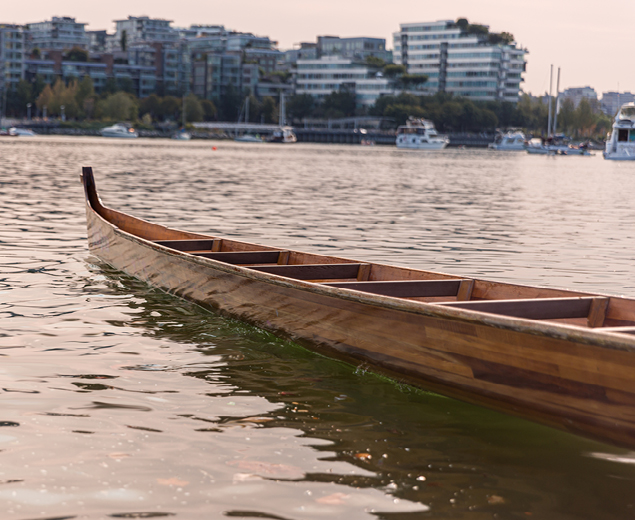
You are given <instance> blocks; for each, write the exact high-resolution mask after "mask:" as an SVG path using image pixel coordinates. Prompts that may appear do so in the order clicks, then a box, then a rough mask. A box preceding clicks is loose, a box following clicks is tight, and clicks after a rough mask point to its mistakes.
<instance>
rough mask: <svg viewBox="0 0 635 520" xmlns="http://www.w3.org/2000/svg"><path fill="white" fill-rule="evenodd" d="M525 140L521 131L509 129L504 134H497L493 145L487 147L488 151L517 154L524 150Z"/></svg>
mask: <svg viewBox="0 0 635 520" xmlns="http://www.w3.org/2000/svg"><path fill="white" fill-rule="evenodd" d="M526 140H527V138H526V137H525V134H524V133H523V132H522V131H521V130H514V129H510V130H508V131H507V132H505V133H504V134H503V133H502V132H499V133H498V135H497V136H496V138H495V139H494V142H493V143H490V144H489V145H488V146H487V147H488V148H489V149H490V150H505V151H510V152H519V151H523V150H524V149H525V141H526Z"/></svg>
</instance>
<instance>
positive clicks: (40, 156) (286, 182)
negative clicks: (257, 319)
mask: <svg viewBox="0 0 635 520" xmlns="http://www.w3.org/2000/svg"><path fill="white" fill-rule="evenodd" d="M216 145H217V147H218V150H217V151H213V150H211V145H209V144H208V143H201V142H196V141H191V142H187V143H178V142H167V141H163V142H161V141H146V140H138V142H135V143H134V144H132V143H116V144H115V143H113V142H111V141H107V140H106V141H103V140H100V139H81V138H79V139H64V138H50V139H41V140H37V141H36V140H33V141H29V142H25V141H18V140H12V141H11V142H7V141H0V153H1V154H2V157H3V161H2V163H1V164H0V182H1V185H0V208H1V210H2V211H0V223H1V224H2V228H1V229H2V232H1V233H0V244H1V245H0V247H1V248H2V252H3V253H2V256H1V257H0V294H1V295H2V298H1V299H0V317H2V328H1V329H0V356H1V359H0V361H1V364H0V388H1V391H0V397H1V399H2V403H1V404H2V408H1V413H0V504H1V505H2V509H3V511H6V513H5V515H4V516H3V519H4V518H9V519H21V520H24V519H29V518H60V517H64V518H91V519H93V518H94V519H100V518H107V517H112V518H149V517H165V516H170V517H180V518H195V517H196V518H203V517H205V518H216V517H223V516H229V517H241V518H253V517H259V518H276V519H279V518H282V519H301V518H302V519H304V518H347V519H348V518H351V519H352V518H376V517H379V518H391V519H401V518H403V519H405V518H422V517H423V518H426V517H430V518H457V519H458V518H475V516H474V515H476V518H494V517H498V518H525V517H530V516H533V517H534V518H563V519H565V518H566V519H569V518H588V519H595V518H615V519H618V518H625V517H629V516H632V515H633V513H634V511H635V509H634V508H635V500H633V493H632V489H633V480H634V478H635V466H634V465H633V463H632V461H633V460H634V455H633V454H632V453H629V452H626V451H625V450H620V449H616V448H612V447H609V446H606V445H603V444H599V443H594V442H591V441H587V440H583V439H580V438H578V437H574V436H571V435H567V434H564V433H561V432H557V431H554V430H551V429H549V428H545V427H542V426H538V425H534V424H531V423H528V422H525V421H522V420H519V419H515V418H511V417H507V416H504V415H501V414H497V413H494V412H489V411H486V410H483V409H481V408H478V407H474V406H469V405H466V404H463V403H460V402H457V401H453V400H451V399H446V398H443V397H440V396H437V395H435V394H430V393H427V392H423V391H420V390H416V389H413V388H411V387H408V386H405V385H401V384H399V382H392V381H387V380H385V379H383V378H380V377H377V376H375V375H373V374H370V373H368V372H367V371H366V370H365V367H364V366H360V367H351V366H348V365H346V364H343V363H340V362H337V361H333V360H330V359H326V358H323V357H321V356H318V355H316V354H313V353H310V352H308V351H306V350H304V349H302V348H300V347H298V346H297V345H294V344H293V343H288V342H284V341H281V340H279V339H277V338H275V337H274V336H272V335H271V334H269V333H266V332H263V331H260V330H258V329H255V328H253V327H250V326H247V325H244V324H241V323H239V322H236V321H232V320H227V319H224V318H220V317H218V316H216V315H214V314H211V313H209V312H207V311H205V310H203V309H201V308H199V307H197V306H196V305H193V304H191V303H188V302H184V301H181V300H179V299H176V298H174V297H171V296H168V295H166V294H164V293H162V292H161V291H158V290H156V289H153V288H150V287H148V286H146V285H144V284H142V283H140V282H138V281H136V280H133V279H130V278H129V277H126V276H124V275H122V274H121V273H118V272H117V271H114V270H112V269H110V268H108V267H107V266H104V265H103V264H100V263H99V261H98V260H97V259H95V258H94V257H91V256H90V255H89V254H88V252H87V250H86V244H85V222H84V215H83V206H82V199H81V197H82V193H81V187H80V185H79V183H78V179H77V178H78V174H79V171H80V166H82V165H87V164H91V165H93V166H95V168H96V175H97V183H98V186H99V187H100V190H101V192H102V197H103V199H104V202H105V203H107V204H110V205H112V206H113V207H117V208H119V209H123V210H124V211H128V212H131V213H134V214H137V215H139V216H142V217H145V218H148V219H151V220H153V221H155V222H162V223H165V224H168V225H173V226H175V227H180V228H185V229H194V230H199V231H202V232H212V233H219V234H223V235H234V236H240V237H243V238H246V239H250V240H255V241H259V242H266V243H270V244H275V245H279V246H284V247H293V248H297V249H308V250H313V251H326V252H335V251H337V252H338V254H339V253H340V252H343V253H342V254H343V255H347V256H352V257H358V258H361V259H368V260H382V261H389V262H391V263H398V264H402V265H412V266H418V267H426V268H435V269H437V270H443V271H450V272H456V273H461V274H468V273H470V274H477V275H479V276H483V277H489V278H497V279H514V280H517V281H529V282H532V283H540V284H544V285H556V286H563V285H564V286H567V287H572V288H579V289H587V290H601V291H603V292H613V293H627V294H631V295H635V288H633V282H632V280H634V279H635V277H634V276H633V274H635V273H634V272H633V270H634V267H633V265H632V262H631V253H630V251H631V250H632V246H633V231H632V230H633V226H632V222H633V211H632V209H631V207H630V204H629V201H630V195H631V194H630V191H631V190H632V188H631V185H632V179H633V178H634V177H633V175H632V172H630V169H632V168H633V166H632V165H614V164H610V163H608V162H604V161H602V160H601V159H599V158H597V157H595V158H577V157H570V158H569V157H567V158H542V157H529V156H525V155H523V154H513V155H505V154H499V153H488V152H485V151H454V150H448V151H446V152H443V153H438V154H419V153H401V152H397V151H396V150H394V149H390V148H381V147H375V148H373V149H372V150H368V149H362V148H361V147H360V148H356V147H343V146H342V147H339V146H333V147H327V146H317V145H316V146H309V145H297V146H293V147H275V146H272V147H269V146H267V145H255V146H248V145H247V146H238V145H236V144H233V143H231V144H225V143H220V144H218V143H217V144H216Z"/></svg>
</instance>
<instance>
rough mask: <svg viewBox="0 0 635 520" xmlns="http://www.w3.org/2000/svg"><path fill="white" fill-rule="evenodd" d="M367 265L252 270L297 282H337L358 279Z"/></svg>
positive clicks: (317, 265) (274, 266) (254, 267)
mask: <svg viewBox="0 0 635 520" xmlns="http://www.w3.org/2000/svg"><path fill="white" fill-rule="evenodd" d="M365 265H369V264H354V263H351V264H299V265H255V266H252V267H251V269H253V270H255V271H261V272H263V273H270V274H277V275H278V276H285V277H287V278H293V279H295V280H337V279H340V278H357V276H358V274H359V273H360V271H363V267H364V266H365Z"/></svg>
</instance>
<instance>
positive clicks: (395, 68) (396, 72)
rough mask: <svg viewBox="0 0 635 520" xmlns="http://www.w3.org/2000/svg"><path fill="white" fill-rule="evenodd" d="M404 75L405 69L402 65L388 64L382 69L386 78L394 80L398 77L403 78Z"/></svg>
mask: <svg viewBox="0 0 635 520" xmlns="http://www.w3.org/2000/svg"><path fill="white" fill-rule="evenodd" d="M405 73H406V67H405V66H404V65H397V64H395V63H389V64H388V65H386V66H385V67H384V70H383V74H384V76H386V77H387V78H391V79H393V78H394V79H396V78H397V77H399V76H403V75H404V74H405Z"/></svg>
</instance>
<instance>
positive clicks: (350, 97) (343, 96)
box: [322, 90, 357, 119]
mask: <svg viewBox="0 0 635 520" xmlns="http://www.w3.org/2000/svg"><path fill="white" fill-rule="evenodd" d="M356 106H357V103H356V99H355V94H354V93H353V92H350V91H348V90H340V91H339V92H331V93H330V94H329V95H327V96H326V97H325V98H324V100H323V101H322V109H323V111H324V117H326V118H328V119H336V118H340V117H351V116H354V115H355V108H356Z"/></svg>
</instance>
